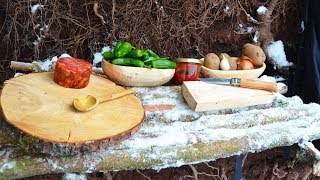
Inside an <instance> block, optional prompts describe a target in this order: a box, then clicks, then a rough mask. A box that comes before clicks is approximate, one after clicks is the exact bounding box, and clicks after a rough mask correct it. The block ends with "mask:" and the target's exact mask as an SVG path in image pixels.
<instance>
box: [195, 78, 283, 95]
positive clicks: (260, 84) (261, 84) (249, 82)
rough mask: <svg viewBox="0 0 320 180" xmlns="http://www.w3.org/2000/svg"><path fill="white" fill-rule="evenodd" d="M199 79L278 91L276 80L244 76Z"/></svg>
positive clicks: (207, 81)
mask: <svg viewBox="0 0 320 180" xmlns="http://www.w3.org/2000/svg"><path fill="white" fill-rule="evenodd" d="M199 80H200V81H203V82H206V83H210V84H222V85H232V86H238V87H243V88H250V89H260V90H266V91H271V92H277V91H278V87H277V83H275V82H266V81H260V80H253V79H243V78H231V79H224V78H199Z"/></svg>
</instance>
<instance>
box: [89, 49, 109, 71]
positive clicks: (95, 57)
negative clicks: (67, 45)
mask: <svg viewBox="0 0 320 180" xmlns="http://www.w3.org/2000/svg"><path fill="white" fill-rule="evenodd" d="M111 50H112V48H111V47H110V46H105V47H103V48H102V51H101V52H96V53H94V54H93V66H94V67H96V65H97V64H98V63H100V62H101V61H102V59H103V56H102V54H103V53H104V52H106V51H111Z"/></svg>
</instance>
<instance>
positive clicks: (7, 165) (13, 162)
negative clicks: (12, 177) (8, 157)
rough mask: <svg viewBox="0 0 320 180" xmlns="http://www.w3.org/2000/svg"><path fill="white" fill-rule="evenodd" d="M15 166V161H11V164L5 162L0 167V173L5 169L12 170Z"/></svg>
mask: <svg viewBox="0 0 320 180" xmlns="http://www.w3.org/2000/svg"><path fill="white" fill-rule="evenodd" d="M15 166H16V162H15V161H11V162H7V163H4V164H2V166H1V167H0V172H4V171H5V170H7V169H12V168H14V167H15Z"/></svg>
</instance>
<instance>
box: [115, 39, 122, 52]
mask: <svg viewBox="0 0 320 180" xmlns="http://www.w3.org/2000/svg"><path fill="white" fill-rule="evenodd" d="M121 44H122V42H121V41H119V42H117V44H116V46H115V47H114V49H113V52H117V51H118V50H119V48H120V46H121Z"/></svg>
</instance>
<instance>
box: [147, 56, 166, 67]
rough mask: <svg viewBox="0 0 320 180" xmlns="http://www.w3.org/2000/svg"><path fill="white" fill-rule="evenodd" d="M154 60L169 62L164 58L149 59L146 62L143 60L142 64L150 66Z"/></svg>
mask: <svg viewBox="0 0 320 180" xmlns="http://www.w3.org/2000/svg"><path fill="white" fill-rule="evenodd" d="M154 60H169V58H167V57H164V58H160V57H158V58H156V57H149V58H148V59H147V60H145V61H143V62H144V64H147V65H151V62H152V61H154Z"/></svg>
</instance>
